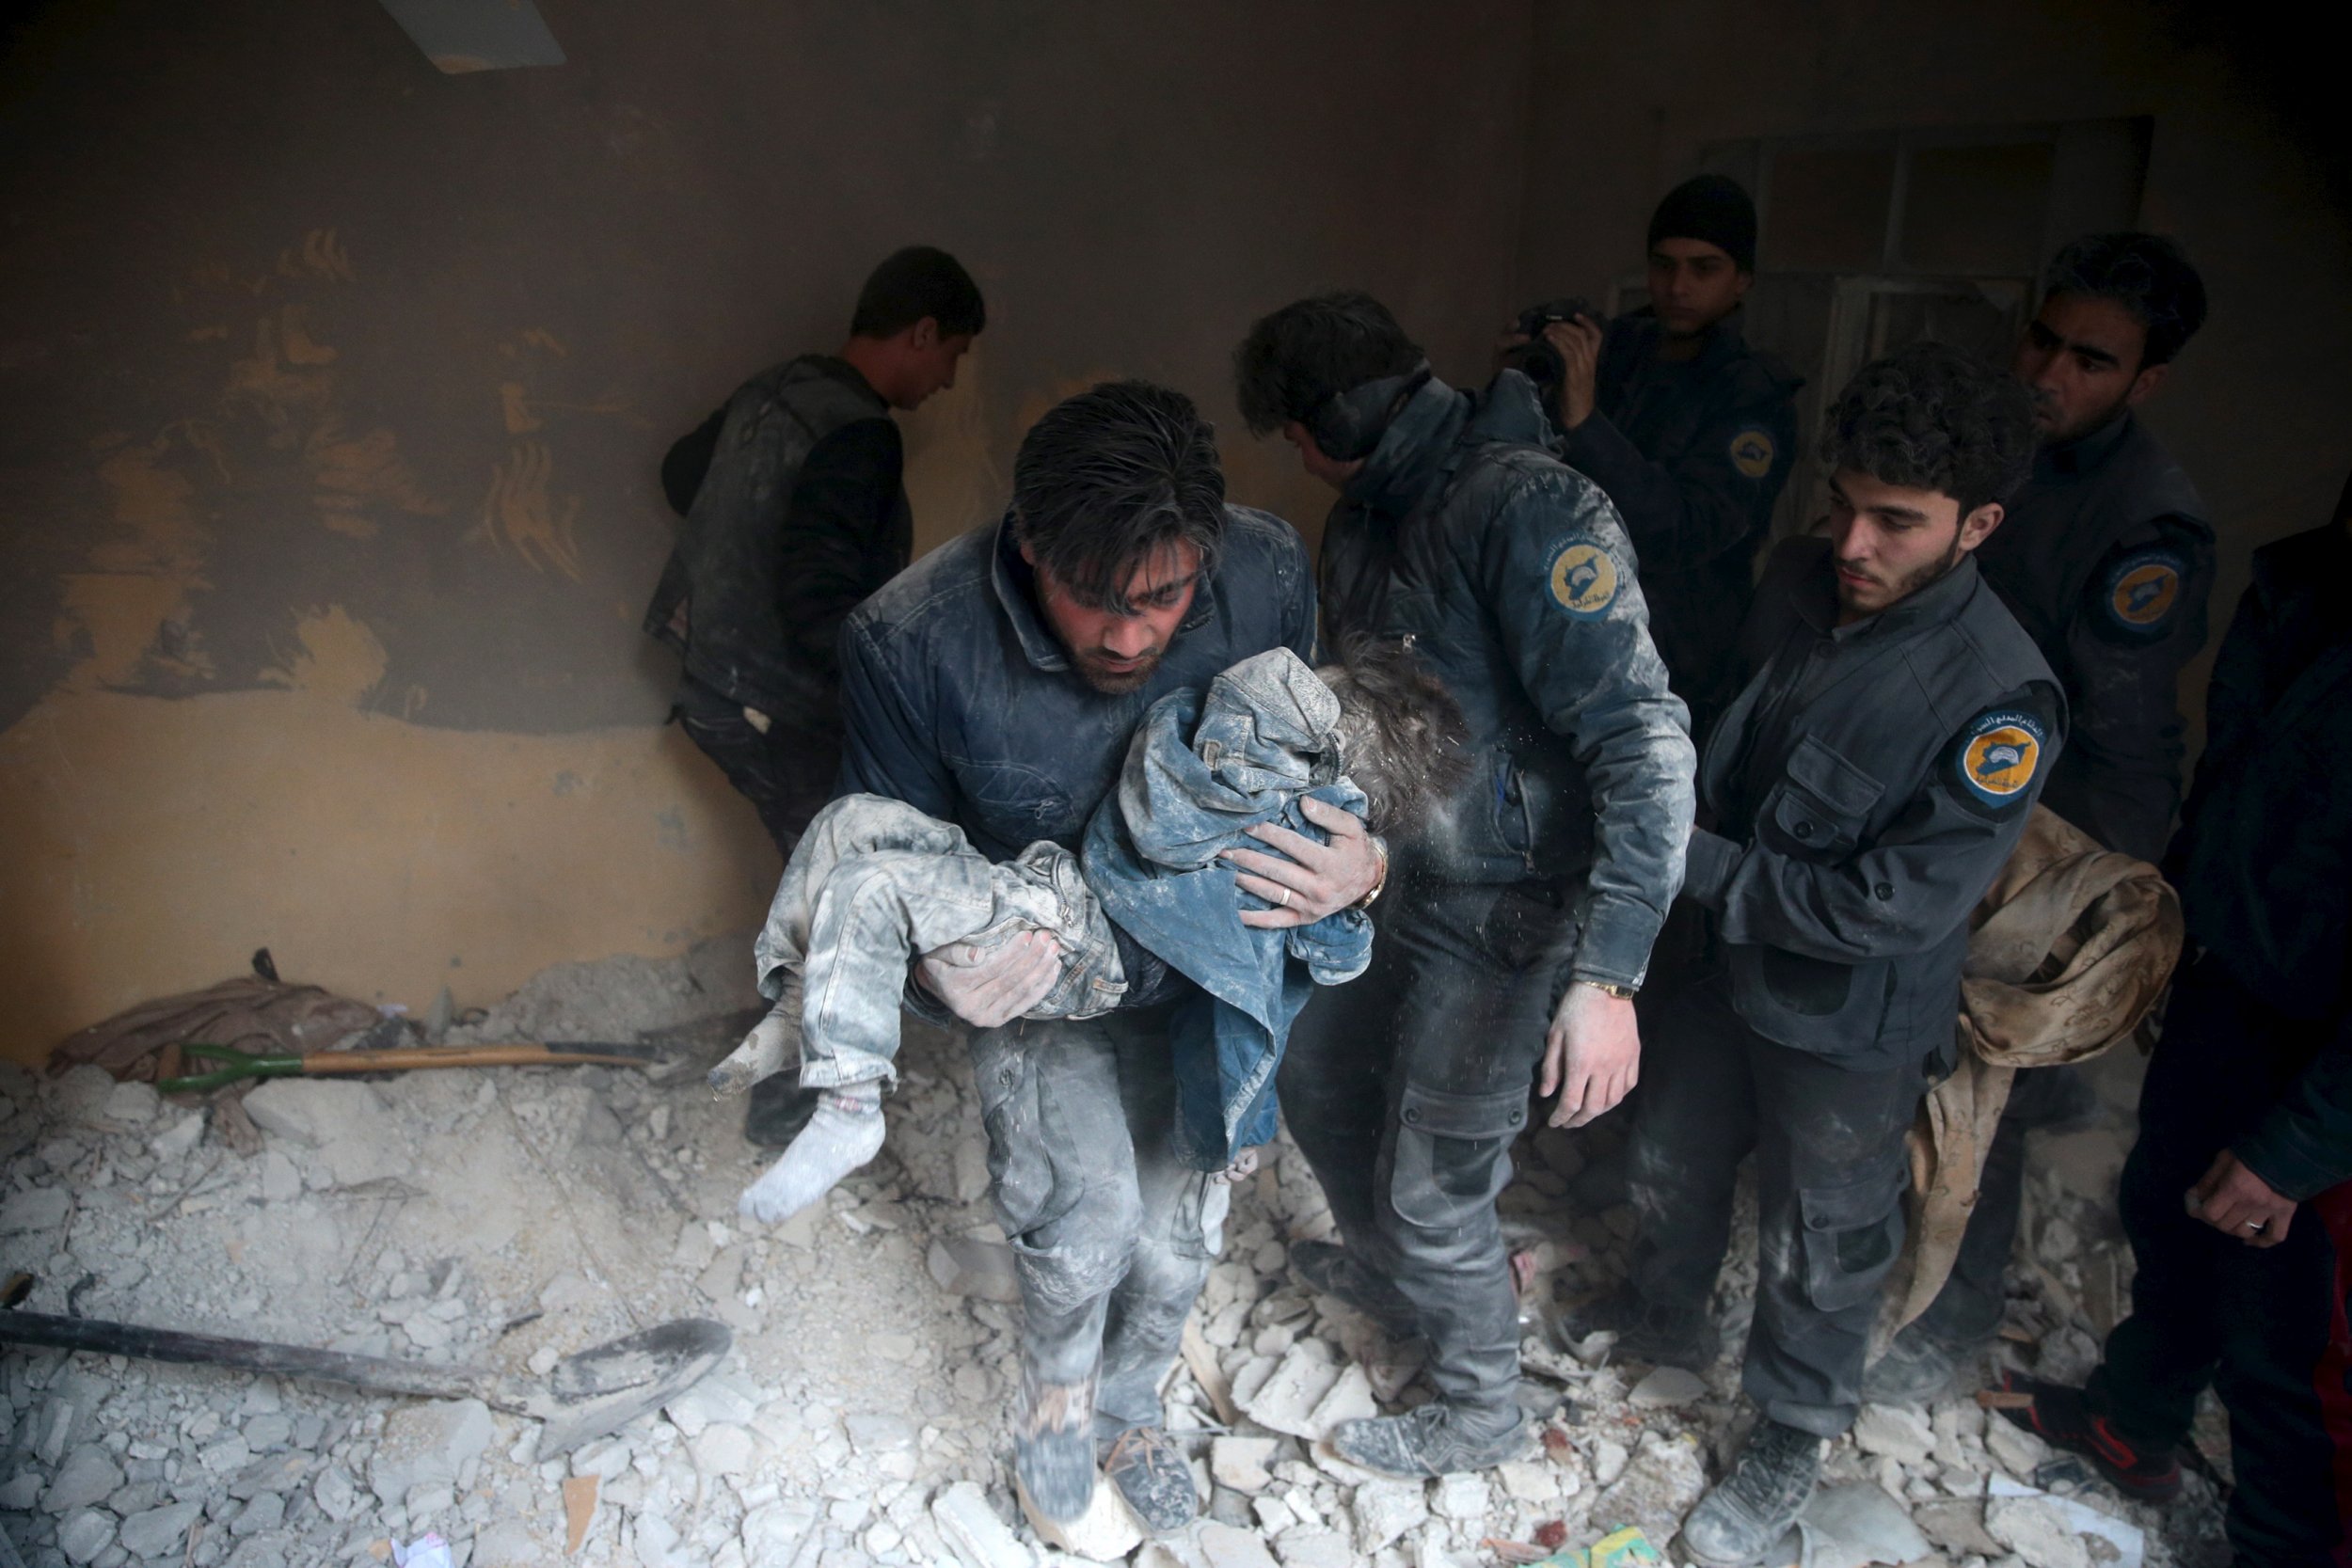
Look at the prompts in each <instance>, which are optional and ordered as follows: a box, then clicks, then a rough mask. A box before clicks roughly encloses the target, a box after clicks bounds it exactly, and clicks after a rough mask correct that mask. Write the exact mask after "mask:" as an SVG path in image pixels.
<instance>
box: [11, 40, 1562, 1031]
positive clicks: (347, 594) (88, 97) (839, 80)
mask: <svg viewBox="0 0 2352 1568" xmlns="http://www.w3.org/2000/svg"><path fill="white" fill-rule="evenodd" d="M541 8H542V10H543V11H544V13H545V14H546V16H547V18H548V23H549V24H550V25H551V27H552V28H553V30H554V33H555V35H556V37H557V38H558V39H559V40H561V41H562V43H563V45H564V48H565V50H566V51H567V53H568V55H569V63H568V64H567V65H565V66H563V67H560V68H556V69H552V70H545V71H507V72H496V73H486V74H479V75H471V76H462V77H445V76H442V75H440V74H438V73H437V72H436V71H434V70H433V69H432V68H431V67H430V66H429V65H428V64H427V63H426V61H425V60H424V59H423V58H422V57H421V55H419V53H418V52H417V50H416V48H415V47H414V46H413V45H412V44H410V43H409V41H408V40H406V39H405V37H404V36H403V35H402V34H401V33H400V32H399V30H398V29H397V28H396V27H395V26H394V24H392V23H391V22H390V21H389V18H388V17H386V15H385V14H384V13H383V12H382V11H381V10H380V8H377V7H376V6H375V5H373V4H372V3H369V0H334V3H331V4H324V5H308V6H293V7H287V6H279V5H274V4H267V3H264V0H223V3H220V4H215V5H210V6H205V7H195V8H191V7H185V6H172V5H166V4H163V3H162V0H119V3H113V4H98V3H83V0H70V3H66V4H59V5H53V6H51V7H49V8H46V9H45V10H44V11H42V12H41V13H40V15H39V16H38V17H37V18H36V19H35V20H34V21H33V22H32V23H31V24H28V25H27V26H26V27H25V29H24V31H23V32H21V33H20V34H19V36H18V37H17V39H16V40H15V46H14V48H13V50H12V52H11V54H10V56H9V58H8V61H7V63H6V65H5V67H0V143H5V144H6V145H7V146H8V148H9V149H10V153H9V157H8V159H7V160H6V167H5V171H0V217H4V220H5V223H6V226H7V227H6V244H5V247H4V248H0V401H4V402H5V405H6V407H7V409H8V417H7V418H6V420H0V1051H5V1052H6V1053H8V1054H9V1055H12V1056H15V1057H18V1058H20V1059H28V1060H29V1059H33V1058H36V1057H38V1056H39V1055H40V1053H43V1052H45V1051H46V1049H47V1048H48V1046H49V1045H50V1044H51V1043H52V1042H54V1041H55V1040H56V1038H57V1037H59V1036H60V1035H61V1034H63V1033H64V1032H66V1031H67V1030H69V1029H71V1028H73V1027H77V1026H79V1025H81V1024H84V1023H87V1022H92V1021H94V1020H96V1019H98V1018H100V1017H103V1016H104V1015H106V1014H107V1013H109V1012H111V1011H113V1010H115V1009H117V1008H119V1007H120V1006H125V1005H127V1004H129V1003H131V1002H133V1001H135V1000H138V999H140V998H143V997H147V996H151V995H155V994H158V993H162V992H167V991H170V990H179V989H183V988H189V987H194V986H199V985H202V984H206V983H209V982H210V981H212V980H215V979H216V978H220V977H222V976H224V975H227V974H234V973H237V972H239V971H240V970H242V968H243V967H244V964H245V961H246V956H247V955H248V954H249V953H250V952H251V951H252V949H254V948H255V947H258V946H262V945H267V946H269V947H271V948H272V949H273V950H274V952H275V954H276V956H277V958H278V962H279V965H280V967H281V968H282V969H283V970H284V971H285V972H286V973H287V974H289V975H291V976H297V977H301V978H306V979H311V980H316V981H319V982H322V983H324V984H326V985H329V986H331V987H333V988H335V989H337V990H342V991H344V992H346V993H348V994H351V995H354V996H358V997H361V998H366V999H369V1000H373V1001H385V1002H399V1003H405V1004H407V1005H409V1006H414V1007H421V1006H423V1005H424V1004H426V1003H427V1002H428V1001H429V1000H430V999H431V998H432V997H433V996H434V994H435V992H436V991H437V990H438V989H439V988H440V987H441V986H442V985H444V984H447V985H449V986H450V987H451V988H452V990H453V993H454V995H455V998H456V1000H457V1001H458V1002H459V1003H460V1004H461V1005H464V1004H472V1003H481V1002H486V1001H488V1000H491V999H492V998H494V997H495V996H497V995H498V994H500V993H501V992H503V991H504V990H507V989H509V988H511V987H512V986H514V985H515V984H516V983H517V982H518V981H519V980H521V979H522V978H523V977H525V976H526V975H528V974H531V973H532V972H533V971H535V970H536V969H538V968H540V967H541V966H543V965H546V964H548V963H550V962H555V961H558V960H562V959H567V958H595V957H600V956H603V955H606V954H610V953H615V952H639V953H649V954H660V953H666V952H670V951H675V949H677V948H678V947H679V946H681V945H682V944H684V943H687V942H691V941H693V940H695V939H697V938H699V937H701V936H703V935H706V934H709V933H713V932H717V931H723V930H728V929H737V928H740V927H744V926H746V925H748V924H751V923H753V922H754V921H755V919H756V916H757V914H758V912H759V911H760V910H761V908H762V907H763V905H764V902H765V898H766V895H767V893H768V892H769V890H770V889H771V886H772V883H773V879H774V876H775V873H776V870H777V866H776V863H775V859H774V855H773V852H772V850H771V849H770V848H769V847H768V846H767V845H766V843H765V841H764V839H763V838H762V837H761V836H760V834H759V832H758V829H757V826H756V823H755V820H754V818H753V817H752V816H751V814H750V812H749V811H748V809H747V808H745V807H744V806H743V805H742V804H741V803H740V802H739V800H736V799H735V798H734V797H733V796H732V795H731V794H730V793H729V792H728V791H727V790H726V788H725V787H724V785H723V784H722V783H721V782H720V781H719V779H718V777H717V775H716V773H715V770H713V769H712V768H710V767H709V766H708V765H707V763H705V762H704V761H703V759H701V758H700V757H699V756H698V755H696V754H694V753H693V752H692V751H691V748H690V747H688V746H687V745H685V744H684V743H683V742H682V740H681V738H680V737H679V736H678V734H677V732H676V731H675V729H669V728H664V727H663V726H662V724H661V720H662V717H663V714H664V713H665V711H666V705H667V691H668V688H669V685H670V683H671V681H672V679H673V676H674V665H673V664H672V663H671V662H670V661H669V660H668V658H667V657H666V656H664V655H662V654H661V653H660V651H659V650H657V649H655V648H654V647H653V646H652V645H651V644H649V643H648V641H646V640H645V639H644V637H643V636H642V635H640V634H639V632H638V631H637V629H636V624H637V618H638V615H639V612H640V610H642V608H643V605H644V598H645V595H646V594H647V593H648V591H649V589H650V587H651V585H652V582H653V579H654V577H655V575H656V573H657V571H658V569H659V567H660V562H661V558H662V555H663V553H664V551H665V549H666V548H667V542H668V538H669V527H670V525H669V520H668V516H667V514H666V512H665V511H664V509H663V507H662V505H661V502H660V498H659V494H658V490H657V487H656V484H655V479H654V476H655V469H656V465H657V463H658V461H659V458H660V453H661V451H662V450H663V449H664V447H665V445H666V444H667V442H668V441H669V439H670V438H671V437H672V436H675V434H677V433H678V432H679V431H681V430H683V429H685V428H687V427H688V426H690V425H691V424H692V423H693V422H695V421H696V420H698V419H699V418H700V417H701V416H702V415H703V414H704V413H705V412H706V411H707V409H708V408H710V407H711V406H712V405H713V404H715V403H716V402H718V401H719V400H720V399H721V398H722V397H723V395H724V394H725V393H726V391H727V390H728V389H729V388H732V387H733V386H734V385H735V384H736V383H737V382H738V381H739V380H740V379H741V378H742V377H743V376H745V375H747V374H749V373H751V372H755V371H756V370H758V369H760V368H761V367H762V366H763V365H765V364H767V363H769V362H771V361H773V360H774V359H776V358H779V357H781V356H784V355H786V354H788V353H791V352H796V351H798V350H801V349H803V348H809V347H824V348H829V347H831V346H833V345H834V343H835V342H837V341H838V339H839V336H840V332H841V328H842V326H843V325H845V323H846V318H847V315H848V310H849V305H850V299H851V298H852V295H853V293H854V290H855V287H856V285H857V283H858V281H859V279H860V278H861V277H862V276H863V274H864V271H865V269H866V267H867V266H868V265H870V263H871V262H872V261H874V260H875V259H877V258H878V257H879V256H880V255H882V253H883V252H885V251H887V250H889V249H890V248H892V247H894V246H896V245H900V244H905V243H909V242H913V241H918V240H919V241H926V242H930V243H935V244H940V245H946V246H948V247H949V248H950V249H952V250H954V251H955V252H957V253H958V254H959V255H960V256H961V258H962V259H963V260H964V261H966V263H967V264H969V265H970V266H971V267H972V268H973V270H974V271H975V272H976V274H977V276H978V277H979V278H980V280H981V283H982V286H983V288H984V289H985V290H986V291H987V293H988V298H989V309H990V316H991V326H990V330H989V332H988V333H987V335H986V336H985V337H984V338H983V339H982V340H981V346H980V348H979V350H978V352H977V353H976V354H975V355H974V356H972V357H971V358H970V359H969V360H967V361H966V369H965V371H964V373H963V377H962V380H961V384H960V386H959V387H958V388H957V389H956V390H955V391H954V392H953V393H951V394H947V395H945V396H943V397H941V398H939V399H937V400H935V402H934V404H932V405H931V406H930V407H927V408H926V409H925V410H924V411H923V412H922V413H921V414H920V415H919V416H916V417H914V418H913V419H910V420H908V421H907V432H908V438H909V451H910V473H909V486H910V489H911V491H912V492H913V495H914V504H915V512H916V517H917V522H918V531H919V541H918V543H919V545H920V546H925V547H928V546H931V545H934V544H936V543H937V542H939V541H940V540H941V539H943V538H946V537H947V536H949V535H950V534H952V533H953V532H955V531H959V530H961V528H963V527H965V526H968V525H969V524H971V523H972V522H974V521H976V520H978V519H980V518H982V517H983V516H985V515H988V514H989V513H990V511H991V509H992V508H993V507H994V506H995V505H997V504H999V502H1000V500H1001V497H1002V495H1003V492H1004V487H1005V480H1006V475H1007V473H1008V471H1009V466H1010V457H1011V452H1012V449H1013V447H1014V445H1015V443H1016V441H1017V439H1018V436H1019V433H1020V432H1021V430H1022V429H1023V428H1024V427H1025V425H1026V423H1027V422H1028V420H1031V419H1032V418H1034V417H1035V415H1036V414H1037V412H1039V411H1040V410H1041V409H1042V408H1043V407H1044V406H1046V405H1047V404H1050V402H1051V401H1052V400H1053V399H1054V398H1055V397H1057V395H1059V394H1061V393H1062V392H1064V391H1066V390H1069V389H1073V388H1078V387H1081V386H1083V385H1086V384H1088V383H1089V382H1090V381H1092V380H1093V379H1096V378H1098V377H1101V376H1103V375H1106V374H1110V373H1114V372H1121V373H1136V374H1142V375H1148V376H1152V377H1156V378H1160V379H1164V380H1167V381H1169V382H1171V383H1173V384H1174V385H1177V386H1179V387H1182V388H1186V389H1188V390H1190V391H1192V392H1193V393H1194V394H1195V395H1196V396H1198V397H1200V400H1201V401H1202V403H1203V404H1205V406H1206V407H1207V409H1208V410H1209V412H1210V414H1211V415H1212V417H1213V418H1215V419H1216V420H1218V422H1219V423H1220V425H1221V426H1222V427H1223V428H1224V430H1225V433H1226V434H1225V453H1226V458H1227V463H1228V467H1229V473H1230V475H1231V479H1232V488H1233V490H1234V492H1235V493H1236V494H1237V495H1238V496H1240V497H1241V498H1243V499H1250V500H1254V501H1258V502H1261V503H1263V504H1267V505H1271V506H1273V507H1275V508H1276V509H1277V510H1279V511H1282V512H1283V513H1285V514H1286V515H1290V516H1292V517H1294V518H1295V519H1297V520H1299V521H1300V522H1302V523H1303V524H1306V525H1308V526H1310V527H1311V526H1312V523H1313V521H1314V519H1315V518H1316V517H1317V516H1318V515H1319V514H1320V512H1321V510H1322V507H1323V504H1324V500H1323V498H1321V497H1319V496H1318V495H1317V493H1316V492H1314V491H1313V490H1312V489H1311V488H1309V487H1307V486H1306V485H1305V484H1304V483H1302V482H1301V481H1300V480H1299V479H1298V478H1297V476H1296V475H1295V470H1294V468H1293V467H1292V466H1291V465H1290V463H1289V462H1288V461H1287V459H1286V449H1283V450H1276V449H1273V448H1268V447H1265V446H1262V445H1260V444H1256V443H1252V442H1250V441H1249V440H1248V438H1247V436H1245V435H1243V434H1242V433H1241V432H1240V431H1239V429H1238V421H1237V420H1235V418H1234V416H1233V414H1232V399H1231V392H1230V388H1229V386H1228V376H1227V369H1226V367H1227V356H1228V355H1229V353H1230V350H1231V345H1232V342H1233V341H1234V340H1235V339H1236V338H1237V337H1238V336H1239V334H1240V333H1241V331H1242V330H1243V329H1244V327H1245V326H1246V325H1247V323H1248V320H1249V319H1250V318H1251V317H1252V316H1253V315H1255V314H1257V313H1259V312H1261V311H1263V310H1264V309H1269V308H1271V307H1272V306H1274V305H1277V304H1279V303H1281V302H1282V301H1283V300H1285V299H1287V298H1290V297H1293V296H1295V295H1296V294H1298V293H1302V292H1305V291H1307V290H1310V289H1312V288H1316V287H1322V286H1329V285H1335V284H1343V283H1345V284H1357V285H1361V286H1365V287H1370V288H1372V289H1374V290H1375V291H1377V292H1379V293H1382V294H1384V295H1385V296H1386V297H1388V298H1390V299H1391V301H1392V302H1393V303H1394V304H1395V305H1396V306H1397V307H1398V309H1399V310H1400V311H1401V313H1403V314H1404V315H1405V316H1406V318H1407V320H1409V321H1410V322H1411V323H1412V324H1413V325H1414V326H1415V327H1416V329H1417V330H1419V331H1420V332H1422V334H1424V335H1425V336H1426V338H1427V340H1428V341H1430V343H1431V345H1432V347H1433V350H1434V351H1435V352H1436V353H1437V354H1438V357H1439V360H1440V363H1441V365H1446V366H1449V367H1454V366H1459V367H1463V368H1468V367H1470V366H1474V365H1476V364H1479V363H1482V362H1483V359H1484V349H1483V343H1484V341H1485V338H1486V331H1487V328H1488V326H1489V324H1490V323H1491V322H1492V321H1493V320H1494V319H1496V317H1497V316H1498V315H1499V314H1500V313H1501V312H1502V309H1504V307H1505V305H1506V304H1507V298H1508V295H1509V293H1510V292H1511V289H1510V285H1511V282H1512V279H1511V277H1510V276H1509V275H1510V266H1509V259H1510V258H1511V257H1512V256H1513V255H1514V254H1515V252H1516V247H1517V245H1518V203H1519V199H1520V194H1521V192H1522V190H1523V189H1524V188H1525V184H1526V182H1525V179H1524V171H1523V169H1522V168H1521V166H1520V165H1521V158H1522V156H1523V145H1524V133H1525V126H1526V105H1525V103H1524V101H1523V99H1522V97H1521V92H1522V89H1523V86H1524V81H1525V69H1524V62H1525V56H1526V47H1527V41H1528V39H1529V37H1530V33H1531V26H1532V22H1531V16H1530V13H1529V10H1528V8H1527V6H1526V5H1524V4H1512V3H1501V4H1495V5H1489V6H1480V7H1475V8H1467V9H1460V8H1435V7H1425V6H1420V5H1415V4H1408V3H1403V0H1390V3H1375V4H1357V5H1352V6H1350V7H1348V8H1345V13H1344V14H1345V18H1346V24H1345V25H1344V26H1343V27H1335V26H1333V25H1331V22H1332V18H1333V17H1334V15H1335V14H1336V13H1335V11H1334V9H1333V8H1330V7H1327V6H1322V5H1314V4H1305V3H1297V0H1290V3H1280V0H1278V3H1273V4H1267V3H1264V0H1215V3H1203V4H1186V5H1183V6H1118V7H1107V6H1105V7H1098V6H1078V5H1062V4H1045V3H1035V4H1007V3H1000V4H970V5H961V4H959V5H953V6H946V5H937V4H932V3H930V0H897V3H893V0H877V3H866V4H859V5H835V4H830V3H826V4H815V3H809V4H783V5H774V4H720V3H716V0H694V3H691V4H687V5H682V6H675V7H662V8H645V7H639V6H625V5H617V4H612V3H610V0H542V5H541Z"/></svg>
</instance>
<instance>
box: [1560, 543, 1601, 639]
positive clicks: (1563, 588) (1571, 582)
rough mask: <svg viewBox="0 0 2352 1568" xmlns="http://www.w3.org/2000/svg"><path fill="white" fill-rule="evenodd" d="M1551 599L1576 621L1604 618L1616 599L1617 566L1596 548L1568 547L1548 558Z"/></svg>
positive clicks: (1584, 546)
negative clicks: (1602, 616)
mask: <svg viewBox="0 0 2352 1568" xmlns="http://www.w3.org/2000/svg"><path fill="white" fill-rule="evenodd" d="M1551 596H1552V597H1553V598H1554V599H1556V600H1558V601H1559V603H1560V608H1561V609H1563V610H1566V611H1567V612H1568V613H1569V614H1571V615H1573V616H1575V617H1576V618H1577V619H1578V620H1580V621H1589V620H1591V619H1593V618H1594V617H1595V616H1598V615H1605V614H1607V613H1608V612H1609V607H1610V606H1611V605H1613V604H1614V603H1615V602H1616V599H1617V563H1616V562H1613V561H1612V560H1610V559H1609V552H1608V551H1607V550H1604V549H1602V548H1601V547H1600V546H1598V545H1591V544H1583V543H1578V544H1574V545H1570V546H1566V547H1565V548H1564V549H1563V550H1561V552H1560V553H1559V554H1558V555H1555V556H1553V557H1552V558H1551Z"/></svg>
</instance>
